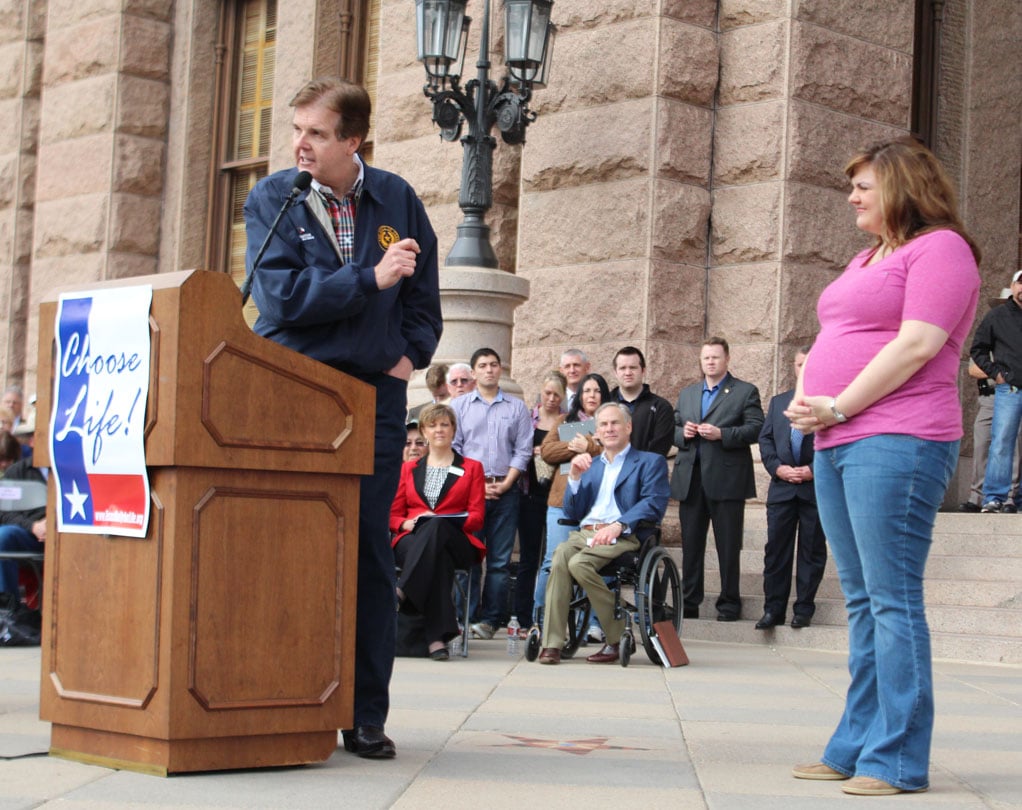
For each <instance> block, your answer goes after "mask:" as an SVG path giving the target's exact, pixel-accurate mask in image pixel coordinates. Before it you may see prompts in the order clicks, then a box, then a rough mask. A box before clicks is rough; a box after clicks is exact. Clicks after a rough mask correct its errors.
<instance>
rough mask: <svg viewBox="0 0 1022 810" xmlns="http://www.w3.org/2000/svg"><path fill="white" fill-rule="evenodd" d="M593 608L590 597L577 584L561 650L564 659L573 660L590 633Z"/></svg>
mask: <svg viewBox="0 0 1022 810" xmlns="http://www.w3.org/2000/svg"><path fill="white" fill-rule="evenodd" d="M591 610H592V606H591V605H590V604H589V597H587V596H586V592H585V591H584V590H582V589H581V588H580V587H579V586H578V585H577V584H576V585H574V586H573V587H572V591H571V605H570V606H569V608H568V628H567V635H566V636H565V641H564V646H563V647H562V648H561V657H562V658H571V657H572V656H573V655H574V654H575V652H576V651H577V650H578V648H579V647H580V646H581V644H582V642H584V641H585V640H586V633H587V632H589V613H590V611H591Z"/></svg>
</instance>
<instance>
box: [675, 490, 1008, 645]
mask: <svg viewBox="0 0 1022 810" xmlns="http://www.w3.org/2000/svg"><path fill="white" fill-rule="evenodd" d="M664 537H665V540H666V545H667V546H668V547H669V548H670V550H671V553H672V556H673V557H674V559H675V562H676V563H678V565H679V567H680V565H681V548H680V542H679V541H680V529H679V527H678V524H677V509H674V510H673V517H672V515H671V513H670V512H669V513H668V519H667V520H666V521H665V524H664ZM766 539H767V531H766V509H765V507H764V506H763V505H762V504H749V505H748V507H747V508H746V513H745V536H744V538H743V540H744V548H743V550H742V559H741V565H742V576H741V582H740V591H741V594H742V602H743V608H742V613H743V619H742V620H741V621H738V622H717V621H716V620H715V619H716V610H715V609H714V603H715V601H716V599H717V595H718V593H717V590H715V588H719V584H720V579H719V576H720V575H719V571H718V566H717V555H716V551H715V549H714V547H713V538H712V532H711V536H710V538H709V539H708V542H707V553H706V559H705V570H706V587H707V592H706V596H705V599H704V601H703V604H702V607H701V610H702V613H703V617H704V618H702V619H699V620H686V621H685V624H684V626H683V628H682V639H683V640H684V639H685V638H693V639H700V640H706V641H726V642H738V643H759V644H772V645H776V646H782V647H783V646H791V647H813V648H816V649H825V650H846V649H847V648H848V630H847V616H846V614H845V607H844V595H843V594H842V592H841V585H840V582H839V580H838V576H837V570H836V567H835V565H834V562H833V559H829V560H828V561H827V569H826V572H825V574H824V578H823V582H822V583H821V584H820V589H819V591H818V593H817V597H816V614H815V616H814V618H813V625H812V627H809V628H805V629H802V630H792V629H791V628H790V627H789V626H787V625H785V626H782V627H777V628H774V629H772V630H768V631H761V630H756V629H755V628H754V623H755V621H756V620H757V619H758V618H759V617H760V615H762V605H763V550H764V548H765V546H766ZM793 587H794V586H793ZM925 588H926V612H927V620H928V622H929V625H930V631H931V639H932V646H933V654H934V657H935V658H941V659H949V660H960V661H982V662H987V663H1008V664H1022V516H1019V517H1015V516H1012V515H983V514H961V513H957V512H948V513H942V514H940V515H938V516H937V521H936V524H935V526H934V536H933V546H932V548H931V551H930V555H929V558H928V560H927V566H926V584H925ZM793 599H794V594H792V598H791V600H793ZM791 600H789V605H788V610H787V619H788V620H789V621H790V620H791V617H792V615H793V614H792V610H791Z"/></svg>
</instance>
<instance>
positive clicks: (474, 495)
mask: <svg viewBox="0 0 1022 810" xmlns="http://www.w3.org/2000/svg"><path fill="white" fill-rule="evenodd" d="M427 460H428V455H427V456H423V457H422V458H417V459H413V460H411V461H406V462H405V463H404V464H403V465H402V466H401V482H400V484H398V488H397V495H395V496H394V503H393V504H392V505H391V507H390V531H391V534H392V535H393V539H392V541H391V545H392V546H394V545H397V541H398V540H400V539H401V538H402V537H404V536H405V535H406V534H408V532H407V531H403V530H402V529H401V524H402V523H404V522H405V521H406V520H408V518H413V517H415V516H416V515H421V514H422V513H423V512H436V513H437V514H441V513H444V512H468V517H467V518H465V525H464V526H462V530H463V531H464V533H465V536H466V537H468V540H469V542H470V543H471V544H472V545H473V546H475V547H476V548H477V549H478V550H479V559H480V560H482V559H483V557H485V556H486V545H485V544H484V543H483V541H482V540H480V539H479V538H478V537H476V536H475V535H474V534H473V532H477V531H479V530H480V529H481V528H483V520H484V518H485V515H486V484H485V482H484V481H483V465H482V464H480V463H479V462H478V461H473V460H472V459H470V458H464V457H462V456H461V455H460V454H458V453H455V454H454V464H452V465H451V469H452V470H453V469H461V470H463V471H464V472H463V473H462V474H461V475H458V474H457V473H454V472H448V473H447V478H446V479H445V480H444V484H443V487H442V488H441V490H440V497H439V498H438V499H437V502H436V506H435V507H434V508H432V509H430V507H429V503H428V502H427V501H426V495H425V492H426V462H427ZM437 519H438V520H439V519H440V518H437Z"/></svg>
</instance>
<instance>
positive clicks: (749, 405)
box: [671, 374, 763, 501]
mask: <svg viewBox="0 0 1022 810" xmlns="http://www.w3.org/2000/svg"><path fill="white" fill-rule="evenodd" d="M702 401H703V381H702V380H700V381H699V382H697V383H693V384H692V385H689V386H687V387H686V388H682V389H681V393H680V394H678V404H677V406H676V407H675V409H674V425H675V427H674V444H675V445H676V446H677V448H678V455H677V457H676V458H675V460H674V474H673V475H672V477H671V497H673V498H676V499H678V500H679V501H683V500H685V498H686V497H688V494H689V493H688V490H689V487H690V485H691V483H692V469H693V468H694V467H695V462H696V448H697V447H698V448H699V468H700V474H701V478H702V484H703V489H704V490H705V492H706V496H707V497H708V498H710V499H711V500H715V501H732V500H745V499H747V498H755V497H756V478H755V474H754V472H753V467H752V451H751V450H750V449H749V448H750V447H751V446H752V445H753V444H755V443H756V441H757V440H758V439H759V429H760V428H761V427H762V426H763V406H762V405H760V399H759V389H757V388H756V386H754V385H753V384H752V383H747V382H745V381H744V380H739V379H738V378H737V377H733V376H731V375H730V374H728V376H727V377H725V378H724V379H723V380H722V381H721V384H720V390H719V392H718V393H717V397H716V399H714V400H713V404H712V405H711V406H710V409H709V410H708V411H707V412H706V416H701V415H700V413H701V411H702ZM686 422H696V423H699V422H708V423H709V424H711V425H716V426H717V427H719V428H720V432H721V439H720V441H716V442H709V441H702V440H701V439H700V438H699V437H698V436H697V437H696V438H694V439H691V440H690V439H686V438H685V432H684V428H685V423H686Z"/></svg>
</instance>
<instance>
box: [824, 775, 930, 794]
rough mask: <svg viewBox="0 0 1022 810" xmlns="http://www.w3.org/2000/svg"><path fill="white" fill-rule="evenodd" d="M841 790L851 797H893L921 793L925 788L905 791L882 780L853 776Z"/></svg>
mask: <svg viewBox="0 0 1022 810" xmlns="http://www.w3.org/2000/svg"><path fill="white" fill-rule="evenodd" d="M841 790H843V791H844V792H845V793H851V794H852V795H853V796H893V795H894V794H896V793H923V792H925V791H926V788H917V789H916V790H906V789H905V788H900V787H895V786H894V785H889V784H888V783H887V782H885V781H884V780H883V779H874V778H873V777H871V776H853V777H852V778H851V779H849V780H848V782H847V783H846V784H844V785H841Z"/></svg>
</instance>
